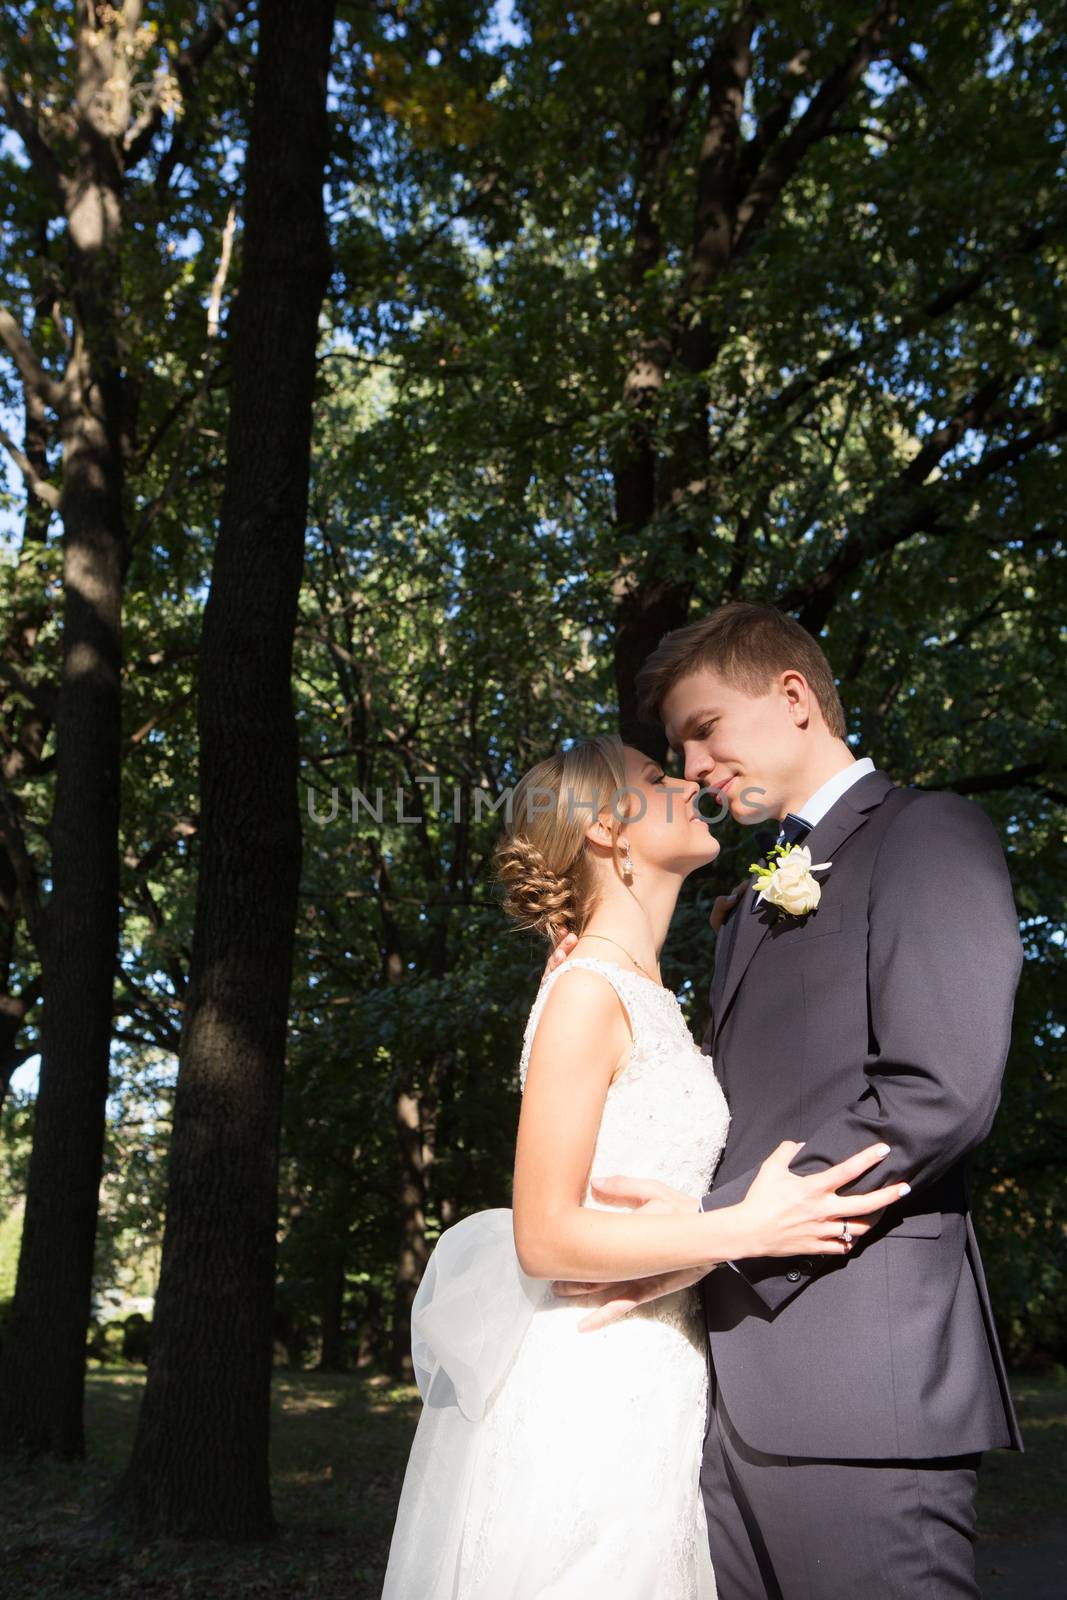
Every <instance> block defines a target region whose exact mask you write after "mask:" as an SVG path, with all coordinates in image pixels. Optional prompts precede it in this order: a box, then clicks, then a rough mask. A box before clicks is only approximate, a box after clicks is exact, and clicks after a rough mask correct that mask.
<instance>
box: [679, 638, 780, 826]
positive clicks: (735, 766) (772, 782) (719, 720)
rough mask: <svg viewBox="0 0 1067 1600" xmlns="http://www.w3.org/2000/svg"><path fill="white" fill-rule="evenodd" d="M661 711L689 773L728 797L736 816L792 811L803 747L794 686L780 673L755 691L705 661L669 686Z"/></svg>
mask: <svg viewBox="0 0 1067 1600" xmlns="http://www.w3.org/2000/svg"><path fill="white" fill-rule="evenodd" d="M796 676H797V675H796V674H789V675H788V678H789V679H793V678H796ZM801 682H803V680H801ZM662 712H663V722H664V728H665V731H666V734H667V742H668V744H669V745H670V747H671V749H672V750H674V751H675V753H676V754H677V755H678V756H679V757H680V758H681V760H682V762H683V764H684V770H685V776H686V777H687V778H690V779H693V780H695V781H696V782H697V783H699V784H700V785H701V786H702V787H703V788H705V789H710V790H712V791H713V792H714V793H715V795H716V798H718V799H721V800H722V802H723V803H725V804H728V805H729V807H730V814H731V816H732V817H733V818H734V821H735V822H741V823H755V822H763V821H765V820H766V819H767V818H768V817H780V816H783V815H784V814H785V810H786V809H787V807H786V796H787V795H788V794H789V793H790V792H791V789H792V784H791V778H792V776H793V774H794V773H795V771H796V766H797V762H798V760H800V759H801V758H802V754H803V746H802V739H801V735H800V728H799V726H798V709H797V700H796V692H795V685H792V684H790V683H789V682H782V681H778V680H776V681H775V682H774V683H772V684H771V686H770V688H769V689H768V691H767V692H766V693H765V694H762V695H751V694H747V693H746V692H745V691H744V690H743V689H737V688H734V687H733V686H732V685H730V684H728V683H727V682H726V681H725V680H724V679H723V678H720V677H719V676H718V674H717V673H715V672H712V671H711V670H710V669H707V668H702V669H701V670H700V671H699V672H694V673H692V674H691V675H690V676H689V677H687V678H681V679H680V680H679V681H678V682H677V683H676V684H675V685H674V686H673V687H672V688H671V689H670V691H669V692H668V694H667V695H666V696H665V698H664V701H663V706H662Z"/></svg>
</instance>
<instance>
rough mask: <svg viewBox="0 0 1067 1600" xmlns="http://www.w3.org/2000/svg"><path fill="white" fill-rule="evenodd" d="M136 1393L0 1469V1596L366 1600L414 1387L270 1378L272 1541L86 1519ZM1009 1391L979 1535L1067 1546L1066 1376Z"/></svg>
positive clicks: (116, 1458)
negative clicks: (1005, 1434) (1016, 1445)
mask: <svg viewBox="0 0 1067 1600" xmlns="http://www.w3.org/2000/svg"><path fill="white" fill-rule="evenodd" d="M142 1385H143V1377H142V1376H141V1375H140V1374H138V1373H134V1372H131V1371H127V1370H121V1371H120V1370H98V1371H95V1372H93V1373H91V1374H90V1377H89V1380H88V1398H87V1426H88V1434H89V1439H90V1455H89V1457H88V1459H87V1460H86V1461H85V1462H82V1463H71V1464H64V1465H56V1464H46V1463H38V1464H36V1465H34V1466H31V1467H22V1468H15V1467H12V1466H11V1465H10V1464H8V1465H3V1466H0V1596H2V1597H3V1600H101V1597H108V1600H110V1597H115V1600H119V1597H127V1596H137V1597H138V1600H140V1597H142V1596H144V1597H147V1600H238V1597H241V1600H378V1597H379V1595H380V1593H381V1582H382V1574H383V1572H384V1569H385V1560H386V1554H387V1552H388V1546H389V1536H390V1533H391V1530H392V1522H393V1515H394V1512H395V1508H396V1501H397V1496H398V1495H399V1491H400V1484H401V1481H402V1479H403V1474H404V1465H405V1462H406V1460H407V1452H408V1445H409V1443H410V1440H411V1435H412V1433H413V1431H414V1427H415V1423H416V1421H417V1419H418V1414H419V1400H418V1393H417V1391H416V1390H415V1389H413V1388H406V1387H402V1388H396V1387H394V1386H392V1385H391V1384H390V1382H389V1381H388V1380H387V1379H385V1378H382V1377H381V1376H375V1375H373V1374H366V1375H365V1374H359V1375H352V1376H345V1377H333V1376H323V1375H319V1374H317V1373H299V1374H297V1373H292V1374H287V1373H279V1374H277V1375H276V1377H275V1381H274V1406H275V1427H274V1435H273V1438H274V1445H273V1463H274V1486H275V1506H276V1512H277V1516H278V1520H279V1523H280V1524H281V1530H282V1531H281V1533H280V1534H279V1536H278V1538H277V1539H275V1540H273V1541H271V1542H270V1543H268V1544H256V1545H247V1546H243V1547H236V1548H232V1547H229V1546H225V1545H221V1544H217V1543H210V1544H208V1543H191V1542H190V1543H178V1542H174V1541H167V1542H164V1543H160V1544H156V1545H151V1546H147V1547H138V1546H137V1545H134V1544H131V1543H128V1542H125V1541H122V1540H119V1539H116V1538H114V1537H109V1536H101V1535H100V1534H99V1533H95V1532H93V1531H91V1529H90V1527H89V1521H90V1517H91V1514H92V1511H93V1509H94V1507H95V1506H96V1505H97V1504H98V1503H99V1501H100V1499H101V1498H102V1495H103V1493H104V1490H105V1489H106V1488H107V1486H108V1484H109V1483H110V1481H111V1479H112V1478H113V1477H114V1475H115V1474H116V1473H117V1471H118V1470H119V1469H120V1468H121V1467H122V1466H123V1465H124V1463H125V1460H126V1458H127V1455H128V1453H129V1448H130V1443H131V1440H132V1436H133V1426H134V1421H135V1418H136V1413H137V1406H138V1404H139V1401H140V1396H141V1389H142ZM1015 1393H1016V1398H1017V1402H1018V1405H1019V1411H1020V1415H1021V1417H1022V1422H1023V1430H1024V1434H1025V1437H1026V1443H1027V1449H1026V1452H1025V1454H1023V1455H1021V1456H1020V1455H1018V1454H1017V1453H1015V1452H1008V1451H991V1452H989V1453H988V1454H987V1455H986V1458H985V1463H984V1466H983V1471H982V1483H981V1496H980V1508H979V1526H980V1529H981V1532H982V1535H983V1538H984V1539H989V1540H995V1541H996V1542H997V1548H998V1550H999V1549H1001V1548H1003V1547H1004V1546H1005V1545H1007V1546H1011V1545H1013V1544H1018V1545H1026V1544H1028V1543H1030V1542H1032V1541H1033V1540H1034V1539H1035V1538H1040V1537H1046V1536H1047V1535H1048V1533H1049V1531H1050V1529H1055V1528H1057V1527H1058V1529H1059V1531H1060V1534H1061V1535H1064V1534H1067V1516H1065V1514H1064V1506H1065V1504H1067V1375H1065V1374H1062V1373H1061V1374H1059V1375H1057V1376H1052V1377H1040V1378H1038V1377H1031V1376H1029V1375H1021V1376H1019V1377H1018V1378H1017V1381H1016V1383H1015Z"/></svg>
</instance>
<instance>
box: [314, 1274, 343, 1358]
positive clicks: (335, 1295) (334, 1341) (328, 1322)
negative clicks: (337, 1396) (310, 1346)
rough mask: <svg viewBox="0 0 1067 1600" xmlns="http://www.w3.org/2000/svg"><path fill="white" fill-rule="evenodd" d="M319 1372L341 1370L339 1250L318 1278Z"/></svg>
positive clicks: (341, 1305)
mask: <svg viewBox="0 0 1067 1600" xmlns="http://www.w3.org/2000/svg"><path fill="white" fill-rule="evenodd" d="M321 1306H322V1312H321V1326H320V1333H321V1341H322V1342H321V1346H320V1349H319V1371H320V1372H344V1370H345V1368H346V1366H347V1365H348V1363H347V1362H346V1360H345V1333H344V1311H345V1258H344V1252H343V1250H340V1249H339V1250H338V1252H337V1255H336V1256H335V1257H334V1259H333V1260H332V1261H331V1262H330V1263H329V1266H328V1267H327V1270H326V1272H325V1273H324V1274H323V1280H322V1301H321Z"/></svg>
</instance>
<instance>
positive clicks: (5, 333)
mask: <svg viewBox="0 0 1067 1600" xmlns="http://www.w3.org/2000/svg"><path fill="white" fill-rule="evenodd" d="M0 340H3V342H4V344H6V345H7V348H8V351H9V353H10V355H11V359H12V360H13V361H14V363H15V365H16V367H17V368H18V371H19V376H20V377H21V379H22V381H23V383H25V384H26V385H27V387H29V388H30V389H33V390H34V392H35V393H36V394H39V395H40V397H41V399H42V400H43V401H44V402H45V404H46V405H49V406H51V407H52V410H53V411H59V410H60V409H61V408H62V405H63V399H64V393H65V391H64V388H63V385H62V383H60V382H58V381H57V380H56V379H55V378H53V377H52V375H51V373H49V372H46V371H45V369H44V367H43V366H42V364H41V359H40V357H39V356H38V354H37V352H36V350H35V349H34V348H33V345H32V344H31V343H30V341H29V340H28V339H27V337H26V335H25V334H24V333H23V331H22V329H21V328H20V327H19V325H18V323H17V322H16V321H15V319H14V317H13V316H12V315H11V313H10V311H7V310H5V309H2V308H0Z"/></svg>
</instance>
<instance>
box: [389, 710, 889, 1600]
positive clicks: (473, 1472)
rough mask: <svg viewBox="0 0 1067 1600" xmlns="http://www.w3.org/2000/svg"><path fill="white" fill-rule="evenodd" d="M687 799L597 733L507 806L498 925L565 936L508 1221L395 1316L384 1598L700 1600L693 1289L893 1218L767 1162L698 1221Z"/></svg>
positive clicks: (548, 987)
mask: <svg viewBox="0 0 1067 1600" xmlns="http://www.w3.org/2000/svg"><path fill="white" fill-rule="evenodd" d="M698 787H699V786H698V785H697V784H695V783H693V782H691V781H689V782H685V783H682V782H679V781H673V780H668V778H667V776H666V774H665V773H664V771H663V769H662V767H661V766H659V765H658V764H657V763H656V762H654V761H651V760H649V759H648V758H647V757H646V756H644V755H643V754H642V753H641V752H640V751H639V750H636V749H633V748H631V747H630V746H628V745H623V743H622V742H621V740H620V739H619V738H618V737H616V736H614V735H601V736H598V737H596V738H593V739H589V740H587V741H585V742H582V743H577V744H575V745H573V746H571V748H569V749H568V750H567V751H566V752H563V753H559V754H557V755H554V756H552V757H551V758H549V759H548V760H546V761H542V762H540V763H539V764H538V765H537V766H535V767H534V768H533V769H532V770H531V771H530V772H529V773H527V774H526V776H525V777H524V778H523V779H522V781H521V782H520V783H519V784H518V785H517V787H516V789H515V792H514V795H513V796H512V809H511V813H510V818H509V822H508V825H507V828H506V831H505V834H504V837H503V839H502V840H501V842H500V844H499V845H498V847H497V852H496V867H497V875H498V877H499V878H500V880H501V881H502V882H503V884H504V886H505V902H504V904H505V909H506V910H507V912H508V913H509V914H510V915H511V917H512V918H514V920H515V921H516V922H517V923H518V925H519V926H520V927H522V928H527V929H530V930H533V931H535V932H538V933H540V934H542V935H543V936H544V937H545V938H546V939H547V940H548V942H549V944H550V945H551V944H554V943H555V942H556V941H557V940H558V939H559V938H560V937H561V936H562V935H563V934H564V933H566V932H571V931H573V932H574V933H576V934H577V935H578V936H579V937H578V943H577V945H576V946H575V948H574V950H573V952H572V953H571V955H570V956H569V957H568V959H567V960H566V961H565V962H563V963H562V965H560V966H558V967H556V968H555V970H553V971H551V972H550V973H549V974H548V975H547V976H546V977H545V978H544V980H543V981H542V985H541V989H540V992H539V993H538V995H537V998H536V1000H535V1001H534V1004H533V1008H532V1010H531V1012H530V1016H529V1021H528V1023H527V1027H526V1036H525V1041H524V1045H523V1050H522V1056H521V1060H520V1063H519V1080H520V1085H521V1087H522V1090H523V1098H522V1106H521V1111H520V1116H519V1126H518V1136H517V1141H516V1149H515V1171H514V1183H513V1193H512V1209H510V1210H509V1209H506V1208H498V1209H496V1210H489V1211H481V1212H476V1213H475V1214H474V1215H473V1216H469V1217H466V1218H464V1219H463V1220H462V1221H461V1222H459V1223H457V1224H456V1225H455V1226H454V1227H451V1228H449V1229H447V1230H446V1231H445V1232H444V1233H443V1234H442V1235H441V1237H440V1239H439V1240H438V1242H437V1244H436V1246H435V1248H434V1251H433V1254H432V1255H431V1258H430V1261H429V1263H428V1265H427V1269H426V1272H425V1274H424V1276H423V1280H422V1282H421V1284H420V1286H419V1290H418V1293H417V1295H416V1298H415V1303H414V1306H413V1312H412V1358H413V1361H414V1364H415V1372H416V1378H417V1380H418V1383H419V1389H420V1392H421V1394H422V1397H423V1409H422V1414H421V1416H420V1419H419V1425H418V1429H417V1431H416V1435H415V1439H414V1442H413V1444H412V1447H411V1453H410V1456H409V1458H408V1464H407V1471H406V1474H405V1478H404V1485H403V1489H402V1491H401V1496H400V1503H399V1507H398V1510H397V1515H396V1523H395V1526H394V1529H393V1536H392V1543H391V1547H390V1552H389V1563H388V1568H387V1571H386V1576H385V1588H384V1591H383V1596H382V1600H534V1597H552V1600H589V1597H590V1596H591V1595H601V1594H603V1595H609V1594H610V1595H611V1596H612V1597H613V1600H713V1597H714V1595H715V1580H714V1575H713V1570H712V1558H711V1554H710V1553H709V1549H708V1537H707V1526H706V1523H705V1519H704V1507H703V1501H702V1498H701V1494H700V1462H701V1450H702V1441H703V1434H704V1429H705V1409H706V1402H707V1385H708V1371H707V1355H706V1335H705V1327H704V1321H703V1317H702V1312H701V1305H700V1300H699V1293H698V1290H697V1289H696V1288H695V1287H694V1286H695V1285H696V1283H697V1282H698V1280H699V1279H700V1278H702V1277H703V1276H704V1275H705V1274H707V1273H708V1272H709V1271H711V1270H712V1269H713V1268H715V1267H718V1266H721V1265H722V1264H723V1263H724V1262H729V1261H732V1260H736V1259H738V1258H741V1257H745V1256H768V1255H781V1256H792V1255H810V1254H812V1253H813V1252H818V1253H821V1254H826V1255H836V1254H842V1253H844V1252H845V1251H846V1250H847V1249H848V1245H847V1244H846V1243H845V1242H844V1241H843V1240H842V1238H841V1219H842V1218H844V1217H846V1216H847V1217H848V1218H849V1219H850V1220H851V1222H852V1234H853V1236H854V1237H859V1236H861V1235H862V1234H863V1233H865V1232H866V1231H867V1229H868V1226H869V1225H868V1224H865V1223H863V1222H860V1221H857V1220H855V1219H856V1218H857V1215H858V1214H860V1213H866V1212H870V1211H877V1210H880V1209H881V1207H882V1206H884V1205H886V1204H888V1203H889V1202H890V1201H892V1200H895V1199H897V1198H898V1197H899V1194H900V1185H899V1184H894V1185H892V1186H891V1187H889V1188H885V1189H878V1190H876V1191H874V1192H872V1193H870V1194H864V1195H857V1194H852V1195H850V1196H849V1197H848V1198H847V1200H846V1199H844V1198H842V1197H839V1196H838V1195H837V1193H836V1192H835V1191H836V1190H837V1189H838V1188H840V1187H842V1186H844V1185H845V1184H847V1183H849V1182H851V1181H852V1180H853V1179H854V1178H856V1177H858V1176H859V1175H860V1174H861V1173H863V1172H865V1171H867V1170H868V1169H869V1168H870V1167H872V1166H874V1165H875V1164H876V1162H877V1161H878V1160H880V1159H883V1158H884V1153H885V1146H884V1145H882V1146H872V1147H871V1148H869V1149H867V1150H864V1151H862V1152H860V1153H858V1154H857V1155H855V1156H853V1157H851V1158H850V1159H849V1160H848V1161H843V1162H841V1163H839V1164H838V1165H837V1166H835V1167H830V1168H828V1169H827V1170H826V1171H824V1172H821V1173H818V1174H815V1175H813V1176H809V1177H799V1176H797V1175H795V1174H792V1173H790V1172H789V1171H788V1163H789V1161H790V1160H791V1159H792V1157H793V1156H794V1155H795V1154H796V1152H797V1150H798V1149H799V1148H800V1147H799V1145H797V1144H795V1143H793V1142H786V1143H784V1144H782V1145H779V1147H778V1148H777V1149H776V1150H774V1151H772V1152H771V1153H770V1154H769V1155H768V1157H767V1159H766V1160H765V1161H764V1162H763V1165H762V1166H761V1167H760V1169H759V1172H758V1174H757V1176H756V1178H755V1179H754V1180H753V1182H752V1184H751V1186H750V1188H749V1190H748V1192H747V1194H746V1196H745V1198H744V1200H743V1202H742V1203H740V1204H738V1205H735V1206H731V1207H723V1208H722V1209H720V1210H717V1211H710V1212H703V1211H701V1210H700V1198H701V1196H702V1195H704V1194H706V1193H707V1191H708V1189H709V1188H710V1186H711V1180H712V1177H713V1175H714V1171H715V1166H716V1163H717V1162H718V1159H719V1156H720V1154H721V1152H722V1148H723V1144H724V1143H725V1139H726V1132H727V1127H728V1124H729V1111H728V1109H727V1105H726V1101H725V1098H724V1096H723V1093H722V1090H721V1088H720V1087H719V1084H718V1082H717V1080H716V1078H715V1075H714V1072H713V1070H712V1064H711V1061H710V1059H709V1058H708V1057H707V1056H705V1055H703V1054H702V1053H701V1051H700V1050H699V1048H698V1047H697V1045H696V1044H695V1043H694V1042H693V1039H692V1037H691V1035H690V1033H689V1030H688V1027H687V1026H686V1023H685V1020H684V1017H683V1015H682V1012H681V1009H680V1007H679V1005H678V1002H677V1000H676V998H675V996H674V994H673V993H672V992H671V991H670V990H669V989H666V988H665V987H664V986H663V983H662V981H661V979H660V971H659V953H660V950H661V948H662V945H663V943H664V940H665V938H666V935H667V930H668V928H669V926H670V921H671V916H672V914H673V912H674V907H675V903H676V901H677V898H678V892H679V889H680V888H681V885H682V881H683V880H684V879H685V878H686V877H687V876H688V874H689V873H691V872H693V871H694V870H695V869H696V868H697V867H700V866H703V865H704V864H705V863H706V862H709V861H712V860H713V859H714V858H715V856H716V855H717V853H718V850H719V845H718V842H717V840H716V839H715V838H713V837H712V835H711V833H710V832H709V831H708V827H707V824H706V823H705V822H704V820H703V818H702V817H701V816H700V815H699V813H698V811H697V810H696V808H695V807H694V805H693V803H692V802H693V799H694V796H695V795H696V794H697V793H698ZM772 1003H773V996H768V1004H772ZM614 1172H627V1173H638V1172H639V1173H643V1174H645V1175H647V1176H648V1177H649V1178H653V1179H660V1180H661V1181H663V1182H665V1183H667V1184H670V1185H671V1186H672V1187H673V1188H674V1189H678V1190H681V1191H683V1192H684V1193H687V1194H691V1195H692V1196H693V1211H692V1214H691V1215H689V1214H678V1213H677V1212H673V1211H670V1212H669V1211H668V1208H667V1206H666V1205H665V1204H662V1203H661V1202H658V1201H655V1200H650V1201H645V1202H644V1203H643V1204H642V1205H641V1206H639V1207H637V1208H636V1209H623V1208H620V1206H619V1205H618V1204H613V1203H611V1202H610V1201H608V1200H606V1199H605V1200H601V1199H598V1198H597V1197H596V1193H595V1190H596V1180H597V1178H602V1177H607V1176H610V1175H611V1174H612V1173H614ZM663 1273H671V1274H673V1275H674V1277H676V1279H677V1287H676V1288H674V1289H672V1291H671V1292H670V1293H668V1294H664V1295H661V1297H660V1298H658V1299H654V1300H648V1301H643V1302H623V1301H618V1300H615V1299H613V1291H612V1289H611V1287H610V1286H611V1285H612V1284H613V1283H620V1282H622V1281H625V1280H630V1279H634V1278H639V1277H646V1276H650V1275H653V1274H663ZM674 1277H672V1280H671V1281H672V1282H673V1281H674ZM567 1279H570V1280H578V1281H582V1282H589V1283H602V1284H604V1285H605V1289H604V1291H603V1295H602V1304H603V1305H608V1304H611V1305H613V1306H618V1305H620V1304H626V1305H628V1306H629V1309H628V1310H627V1312H626V1315H624V1316H622V1317H621V1318H620V1319H619V1320H616V1321H614V1322H611V1323H610V1324H608V1325H601V1324H600V1321H599V1319H598V1317H597V1315H596V1313H595V1312H593V1313H590V1309H589V1297H588V1296H586V1297H585V1300H584V1302H583V1303H576V1302H575V1300H574V1299H573V1298H570V1297H564V1296H558V1297H557V1295H555V1294H554V1293H553V1292H552V1284H553V1282H554V1281H559V1280H567ZM583 1330H586V1331H584V1333H583Z"/></svg>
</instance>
